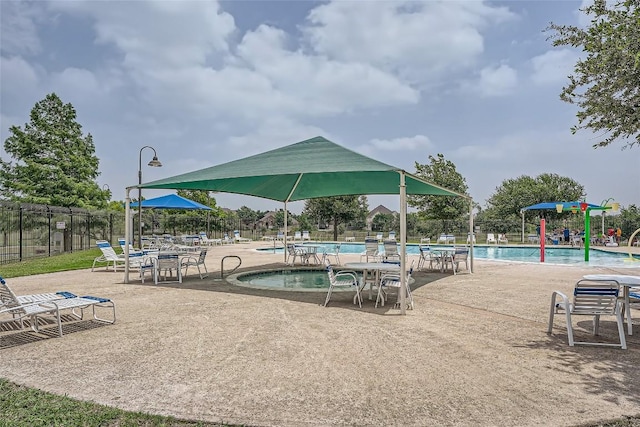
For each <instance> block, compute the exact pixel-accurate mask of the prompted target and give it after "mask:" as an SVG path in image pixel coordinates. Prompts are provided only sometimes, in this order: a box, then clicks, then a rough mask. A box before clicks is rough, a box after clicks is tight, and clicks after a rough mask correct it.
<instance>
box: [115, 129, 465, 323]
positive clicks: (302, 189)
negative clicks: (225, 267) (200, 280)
mask: <svg viewBox="0 0 640 427" xmlns="http://www.w3.org/2000/svg"><path fill="white" fill-rule="evenodd" d="M139 187H140V188H156V189H185V190H206V191H216V192H225V193H235V194H246V195H249V196H256V197H262V198H265V199H270V200H276V201H280V202H283V203H284V210H285V212H286V211H287V203H288V202H292V201H298V200H306V199H313V198H317V197H331V196H345V195H368V194H399V195H400V248H401V254H402V257H401V267H400V268H401V271H405V269H406V266H405V261H406V260H405V256H404V253H405V246H406V214H407V203H406V195H407V194H415V195H441V196H457V197H464V198H466V199H469V201H470V202H471V198H470V197H469V196H467V195H465V194H460V193H457V192H454V191H451V190H448V189H446V188H444V187H441V186H439V185H436V184H433V183H430V182H428V181H426V180H424V179H422V178H420V177H417V176H415V175H412V174H410V173H407V172H406V171H404V170H402V169H401V168H398V167H395V166H391V165H388V164H386V163H382V162H379V161H377V160H374V159H372V158H369V157H366V156H363V155H362V154H359V153H356V152H355V151H351V150H349V149H347V148H344V147H342V146H340V145H338V144H335V143H333V142H331V141H329V140H327V139H325V138H323V137H321V136H318V137H315V138H311V139H308V140H305V141H301V142H298V143H295V144H292V145H287V146H285V147H281V148H277V149H275V150H271V151H267V152H264V153H261V154H256V155H254V156H250V157H246V158H243V159H239V160H234V161H231V162H228V163H223V164H221V165H217V166H212V167H209V168H205V169H201V170H197V171H193V172H188V173H185V174H181V175H176V176H173V177H170V178H165V179H160V180H157V181H153V182H149V183H146V184H142V185H139V186H133V187H128V188H127V189H126V191H127V192H126V216H127V222H126V225H127V227H128V225H129V220H128V219H129V217H130V211H129V209H130V197H129V192H130V190H131V189H133V188H139ZM471 209H472V203H469V213H470V230H473V216H472V215H471ZM286 221H287V219H286V216H285V231H286V229H287V223H286ZM126 233H127V236H129V230H126ZM285 242H286V234H285ZM285 252H286V251H285ZM471 252H472V253H473V251H471ZM471 270H473V256H472V258H471ZM128 279H129V270H128V268H125V283H128ZM402 280H403V282H404V280H405V279H404V275H402ZM403 286H406V283H404V284H403ZM401 295H402V299H403V300H404V295H405V293H404V292H401ZM402 307H403V308H402V310H403V312H404V301H402Z"/></svg>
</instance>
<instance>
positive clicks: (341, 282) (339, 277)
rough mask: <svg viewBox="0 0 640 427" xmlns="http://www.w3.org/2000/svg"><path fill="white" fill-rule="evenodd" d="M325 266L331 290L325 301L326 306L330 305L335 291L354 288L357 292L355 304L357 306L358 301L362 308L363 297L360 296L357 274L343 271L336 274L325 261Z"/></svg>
mask: <svg viewBox="0 0 640 427" xmlns="http://www.w3.org/2000/svg"><path fill="white" fill-rule="evenodd" d="M325 265H326V268H327V274H328V276H329V290H328V291H327V297H326V298H325V300H324V306H325V307H326V306H327V304H329V300H331V295H332V294H333V291H334V289H336V288H346V287H348V288H351V287H353V288H355V291H356V295H355V297H354V301H353V303H354V304H355V303H356V301H358V306H359V307H360V308H362V295H361V294H360V283H359V282H358V276H357V274H356V272H355V271H352V270H342V271H339V272H337V273H335V272H334V271H333V267H332V266H331V264H330V263H329V261H325Z"/></svg>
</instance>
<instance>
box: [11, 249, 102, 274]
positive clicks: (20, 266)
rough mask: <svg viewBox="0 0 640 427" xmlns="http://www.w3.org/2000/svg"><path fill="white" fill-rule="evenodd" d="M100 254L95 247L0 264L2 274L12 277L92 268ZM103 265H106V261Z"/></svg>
mask: <svg viewBox="0 0 640 427" xmlns="http://www.w3.org/2000/svg"><path fill="white" fill-rule="evenodd" d="M100 255H101V252H100V249H98V248H93V249H88V250H86V251H78V252H73V253H67V254H62V255H55V256H51V257H43V258H34V259H30V260H28V261H22V262H12V263H9V264H0V276H2V277H4V278H5V279H7V278H11V277H20V276H31V275H33V274H43V273H55V272H57V271H69V270H81V269H83V268H91V265H92V264H93V260H94V259H95V258H96V257H97V256H100ZM101 265H103V266H104V263H103V264H101Z"/></svg>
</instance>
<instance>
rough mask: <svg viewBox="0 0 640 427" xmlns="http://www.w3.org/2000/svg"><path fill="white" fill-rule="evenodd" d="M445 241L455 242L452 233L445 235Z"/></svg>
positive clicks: (448, 242)
mask: <svg viewBox="0 0 640 427" xmlns="http://www.w3.org/2000/svg"><path fill="white" fill-rule="evenodd" d="M445 239H446V242H447V244H452V245H455V244H456V236H455V235H453V234H447V235H446V236H445Z"/></svg>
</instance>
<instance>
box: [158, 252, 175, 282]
mask: <svg viewBox="0 0 640 427" xmlns="http://www.w3.org/2000/svg"><path fill="white" fill-rule="evenodd" d="M153 262H154V267H155V268H154V274H153V281H154V283H155V284H156V285H157V284H158V281H159V280H160V276H162V277H163V278H164V281H165V282H178V283H182V265H181V264H180V257H179V256H178V254H176V253H173V254H158V257H157V258H153ZM174 272H175V279H174V280H167V277H168V276H174Z"/></svg>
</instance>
